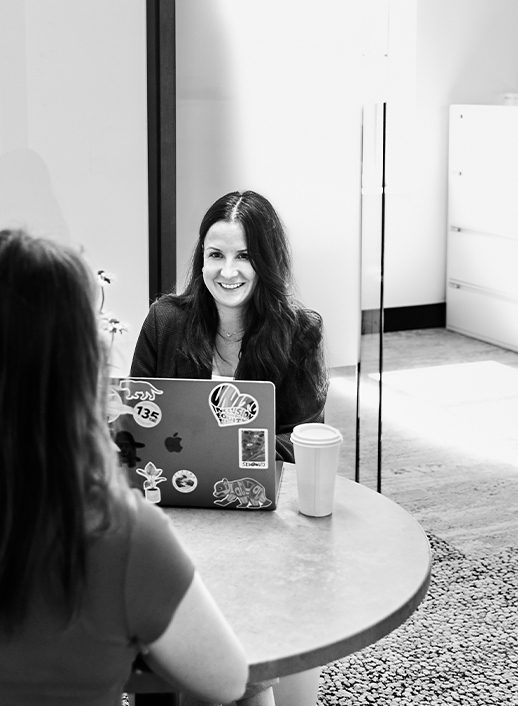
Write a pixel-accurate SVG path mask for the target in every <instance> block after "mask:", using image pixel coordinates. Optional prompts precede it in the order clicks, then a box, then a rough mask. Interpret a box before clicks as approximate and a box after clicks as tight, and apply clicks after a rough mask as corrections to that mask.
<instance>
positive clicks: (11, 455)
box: [0, 230, 121, 632]
mask: <svg viewBox="0 0 518 706" xmlns="http://www.w3.org/2000/svg"><path fill="white" fill-rule="evenodd" d="M94 287H95V285H94V280H93V277H92V275H91V274H90V272H89V270H88V269H87V267H86V266H85V265H84V264H83V261H82V260H81V258H80V256H79V255H78V254H76V253H75V252H73V251H72V250H69V249H67V248H64V247H62V246H59V245H57V244H56V243H53V242H51V241H49V240H44V239H37V238H31V237H30V236H28V235H27V234H25V233H24V232H22V231H12V230H11V231H10V230H4V231H1V232H0V440H1V441H0V625H1V626H2V627H3V628H4V629H5V630H7V631H8V632H9V631H12V630H14V629H16V628H17V627H20V626H21V625H22V623H23V621H24V619H25V617H26V615H27V611H28V608H29V604H30V600H31V598H32V597H33V595H34V591H35V589H36V588H37V589H38V591H40V590H41V591H42V593H43V595H44V596H45V598H46V599H47V600H48V601H49V602H50V604H51V605H53V606H55V607H56V608H58V609H59V608H60V607H62V608H63V611H64V614H65V616H66V617H67V618H70V617H71V616H72V614H73V613H74V611H75V610H76V609H77V608H78V607H79V603H80V600H81V594H82V588H83V585H84V581H85V577H86V551H87V545H88V543H89V541H91V539H92V536H93V535H95V534H96V533H97V532H100V531H103V530H104V529H106V528H107V527H108V526H109V524H110V513H111V505H110V502H111V501H110V490H112V489H113V488H114V487H115V485H116V484H117V483H120V482H121V481H119V480H117V476H116V473H117V471H116V467H115V462H114V453H113V450H112V444H111V441H110V437H109V432H108V429H107V423H106V415H105V410H104V402H103V400H104V394H101V388H102V387H103V380H102V377H101V375H100V371H101V370H103V363H104V360H105V353H104V351H103V349H102V344H101V343H100V340H99V336H98V324H97V314H96V311H95V305H94V298H95V288H94Z"/></svg>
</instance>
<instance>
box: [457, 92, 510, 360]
mask: <svg viewBox="0 0 518 706" xmlns="http://www.w3.org/2000/svg"><path fill="white" fill-rule="evenodd" d="M447 262H448V269H447V289H446V326H447V328H448V329H451V330H453V331H458V332H460V333H465V334H467V335H468V336H473V337H474V338H479V339H481V340H484V341H490V342H491V343H496V344H497V345H500V346H503V347H505V348H511V349H513V350H518V106H497V105H452V106H450V139H449V179H448V256H447Z"/></svg>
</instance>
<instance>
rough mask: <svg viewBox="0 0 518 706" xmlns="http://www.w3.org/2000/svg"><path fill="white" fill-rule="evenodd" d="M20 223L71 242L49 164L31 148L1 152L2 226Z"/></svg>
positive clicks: (44, 234) (22, 225) (0, 207)
mask: <svg viewBox="0 0 518 706" xmlns="http://www.w3.org/2000/svg"><path fill="white" fill-rule="evenodd" d="M17 227H18V228H19V227H21V228H26V229H27V230H28V231H29V232H30V233H31V234H32V235H36V236H48V237H52V238H53V239H54V240H58V241H59V242H62V243H68V242H70V235H69V228H68V225H67V223H66V221H65V219H64V217H63V214H62V212H61V209H60V207H59V205H58V202H57V199H56V197H55V196H54V193H53V191H52V183H51V180H50V174H49V171H48V169H47V166H46V164H45V162H44V161H43V159H42V158H41V157H40V156H39V154H38V153H37V152H35V151H34V150H30V149H17V150H13V151H11V152H5V153H4V154H0V228H17Z"/></svg>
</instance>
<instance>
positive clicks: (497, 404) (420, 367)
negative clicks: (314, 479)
mask: <svg viewBox="0 0 518 706" xmlns="http://www.w3.org/2000/svg"><path fill="white" fill-rule="evenodd" d="M383 348H384V352H383V358H384V374H383V395H382V444H381V466H382V492H383V493H384V494H385V495H387V496H388V497H391V498H392V499H394V500H396V501H397V502H399V503H400V504H402V505H403V506H404V507H406V508H407V509H408V510H409V511H411V512H412V513H413V514H414V515H415V516H416V517H417V519H418V520H419V521H420V522H421V524H422V525H423V526H424V527H425V529H427V530H429V531H431V532H433V533H436V534H438V535H439V536H441V537H443V538H444V539H446V540H447V541H450V542H452V543H453V544H456V545H457V546H459V548H464V549H466V550H469V551H472V552H473V551H476V552H481V553H484V552H486V551H488V550H489V549H490V548H491V547H499V546H502V545H509V546H518V513H516V511H515V499H516V498H518V353H515V352H512V351H508V350H504V349H502V348H498V347H496V346H492V345H490V344H487V343H484V342H481V341H477V340H475V339H471V338H468V337H466V336H461V335H459V334H456V333H453V332H450V331H446V330H445V329H423V330H416V331H402V332H396V333H389V334H385V336H384V346H383ZM377 359H378V337H377V336H374V335H370V336H364V337H363V343H362V375H361V385H360V391H361V397H360V401H361V403H360V418H361V426H360V469H361V476H360V480H361V482H362V483H364V484H366V485H368V486H369V487H372V488H376V470H377V454H378V446H377V429H378V386H379V382H378V380H377V379H376V378H375V372H376V369H377ZM332 372H333V374H332V380H331V388H330V392H329V397H328V404H327V408H326V421H327V422H328V423H330V424H332V425H333V426H336V427H338V428H340V429H341V430H342V432H343V434H344V445H343V449H342V453H341V459H340V466H339V473H340V475H343V476H345V477H347V478H354V461H355V450H356V437H355V429H356V376H355V370H354V369H352V368H350V369H349V368H347V369H344V368H342V369H336V370H333V371H332Z"/></svg>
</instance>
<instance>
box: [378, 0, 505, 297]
mask: <svg viewBox="0 0 518 706" xmlns="http://www.w3.org/2000/svg"><path fill="white" fill-rule="evenodd" d="M517 38H518V2H516V0H417V36H416V46H417V71H416V78H415V84H414V83H413V82H411V81H409V84H408V91H409V96H408V110H409V114H411V113H412V112H413V111H415V116H416V122H415V125H416V130H412V129H409V130H408V133H407V134H408V135H409V140H408V141H405V139H404V136H403V137H402V139H398V140H397V141H394V142H393V145H392V147H391V150H392V151H391V152H390V153H389V155H388V158H389V160H390V162H389V169H392V170H393V169H394V168H395V167H394V165H396V166H397V165H398V164H399V165H404V170H405V171H406V177H405V173H404V172H401V171H399V174H397V175H394V178H392V174H391V178H390V179H388V180H387V233H386V265H385V267H386V270H385V274H386V277H385V305H386V306H387V307H397V306H411V305H418V304H433V303H437V302H443V301H444V300H445V286H446V284H445V281H446V232H447V154H448V106H449V105H450V104H452V103H482V104H491V103H497V104H498V103H500V104H501V103H502V98H501V95H502V94H503V93H505V92H507V91H518V39H517ZM414 87H415V89H416V90H415V94H414V97H412V92H413V90H414ZM389 111H390V105H389ZM389 125H390V123H389ZM389 135H390V133H389ZM400 138H401V136H400ZM400 150H401V152H400ZM402 155H404V157H405V158H404V159H402Z"/></svg>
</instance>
